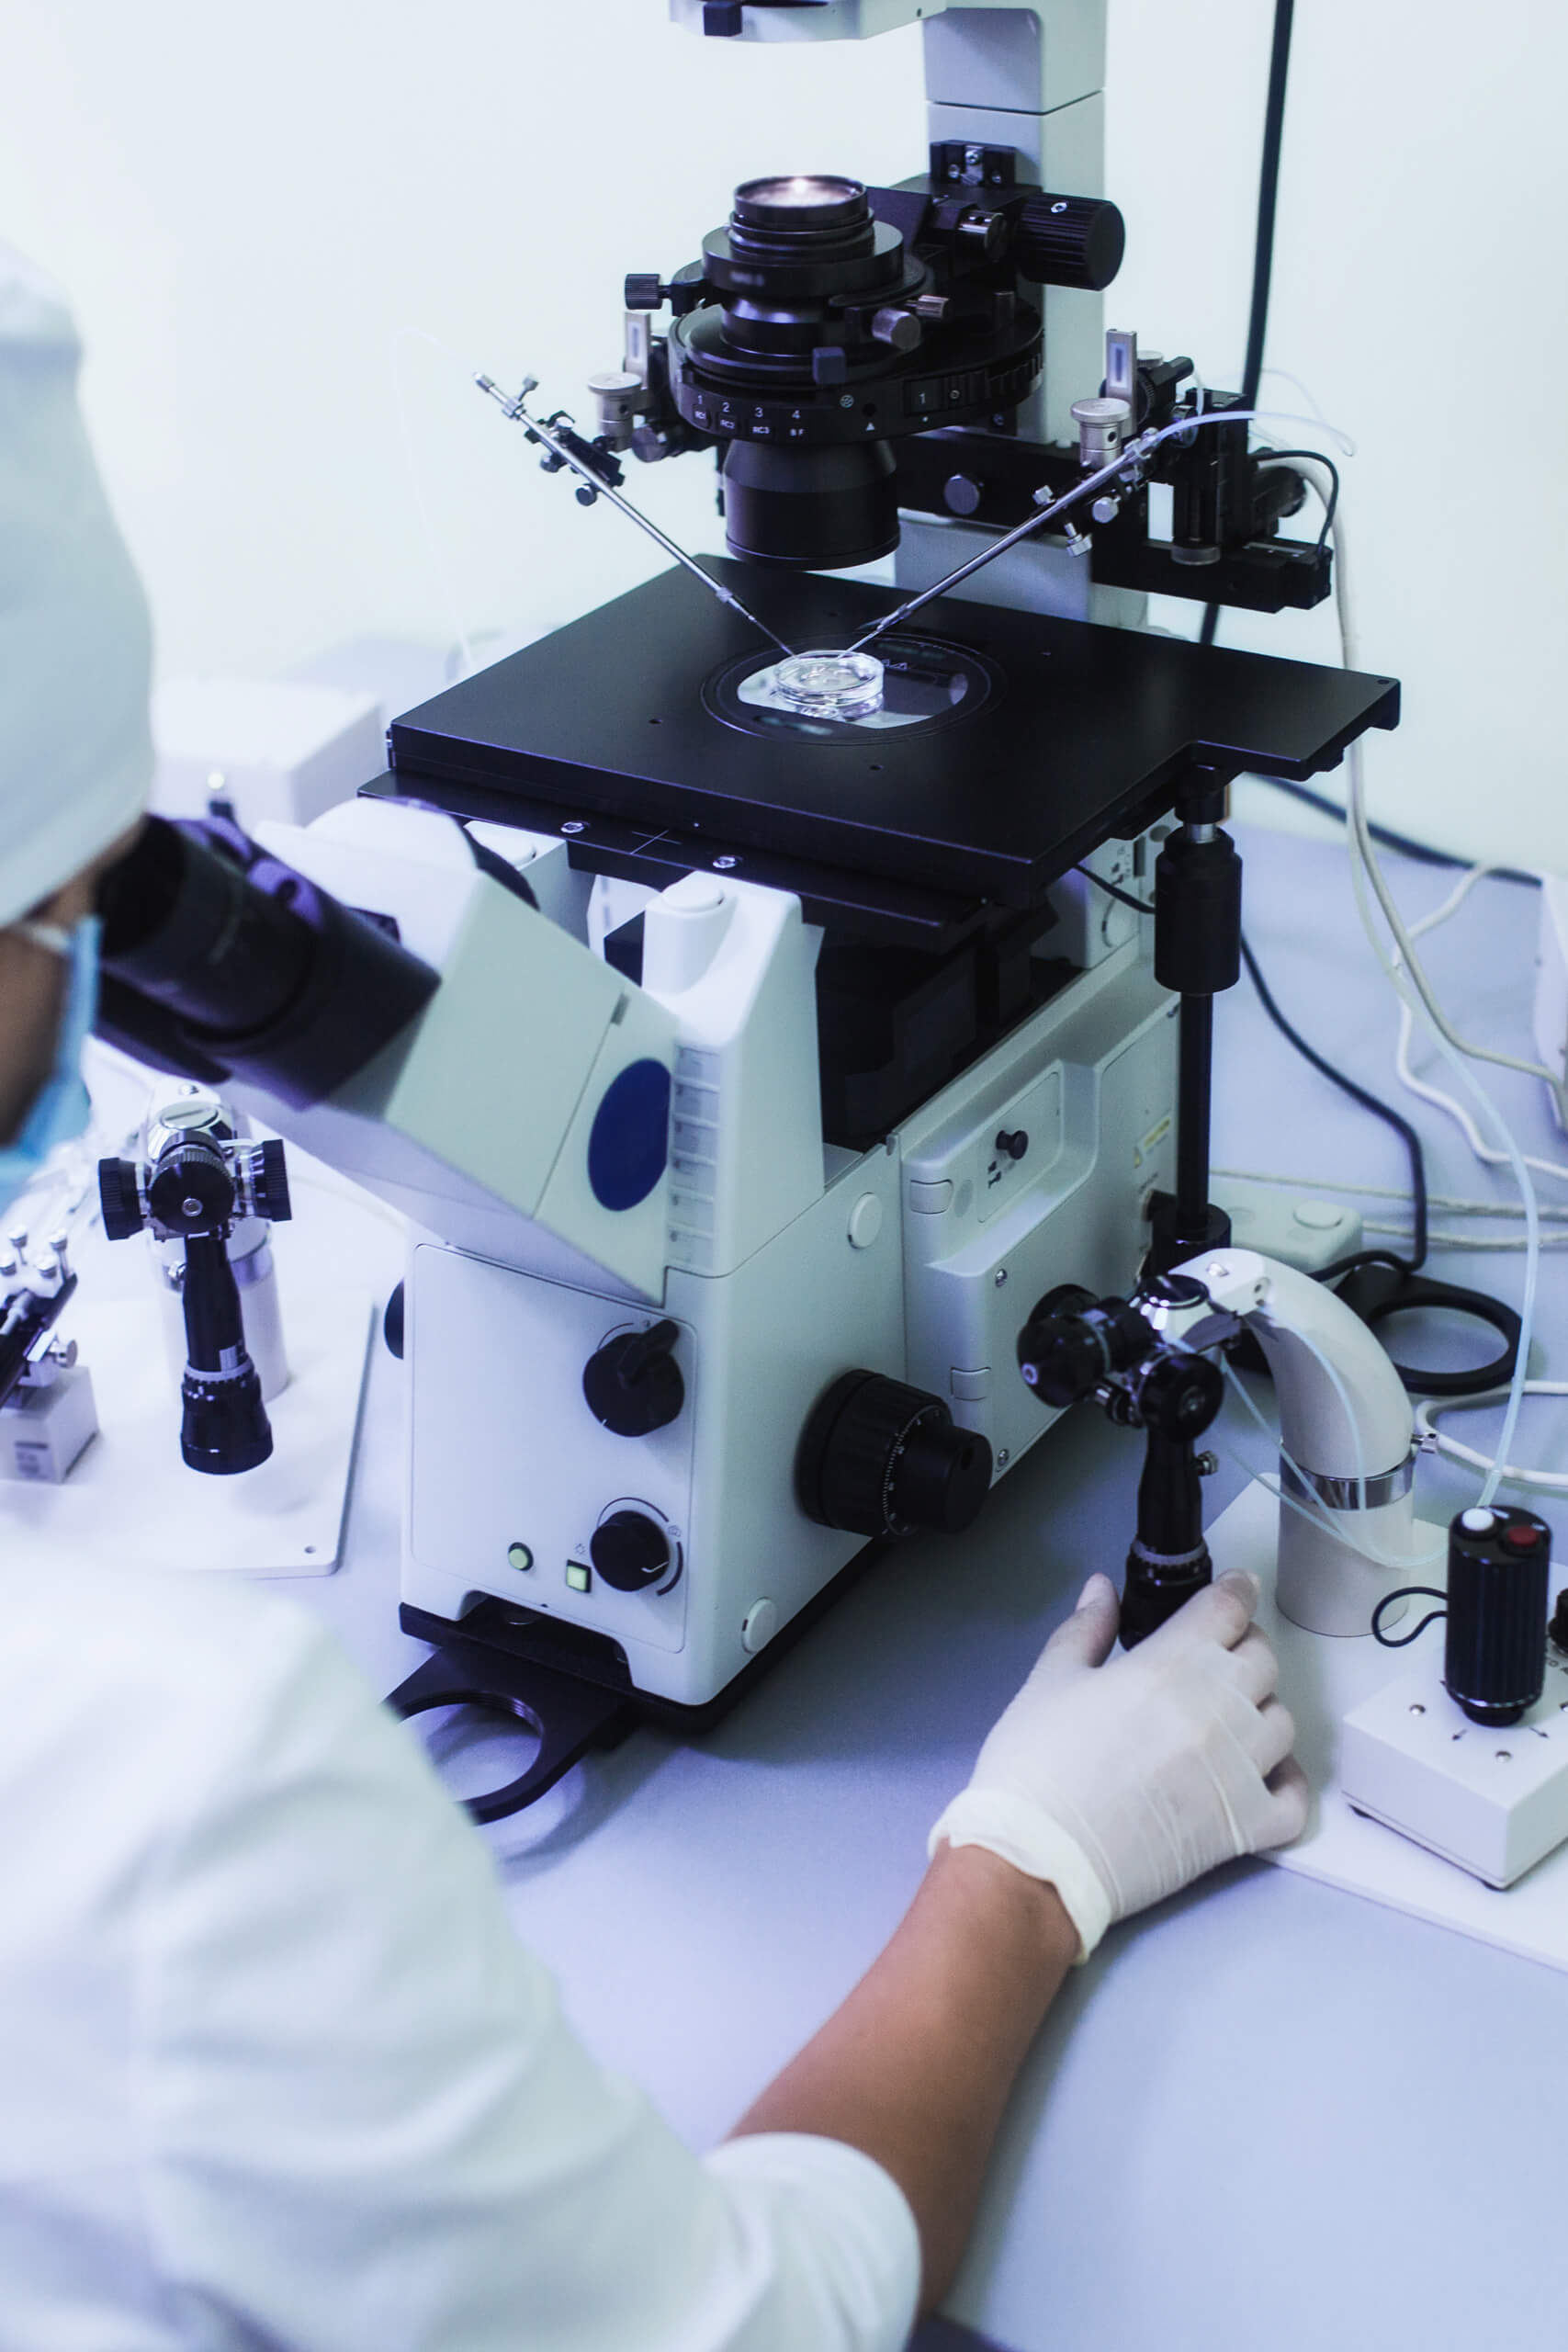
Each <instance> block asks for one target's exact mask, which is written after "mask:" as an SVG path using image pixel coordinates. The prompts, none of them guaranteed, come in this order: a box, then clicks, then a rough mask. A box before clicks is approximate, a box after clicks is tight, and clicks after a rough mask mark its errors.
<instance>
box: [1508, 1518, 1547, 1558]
mask: <svg viewBox="0 0 1568 2352" xmlns="http://www.w3.org/2000/svg"><path fill="white" fill-rule="evenodd" d="M1503 1541H1504V1543H1505V1544H1506V1545H1507V1546H1508V1549H1509V1550H1510V1551H1511V1552H1533V1551H1535V1550H1536V1549H1537V1548H1538V1547H1539V1545H1540V1542H1541V1530H1540V1528H1539V1527H1526V1526H1525V1525H1524V1524H1523V1523H1522V1522H1521V1521H1518V1520H1516V1521H1514V1523H1513V1525H1512V1526H1511V1527H1505V1529H1504V1530H1503Z"/></svg>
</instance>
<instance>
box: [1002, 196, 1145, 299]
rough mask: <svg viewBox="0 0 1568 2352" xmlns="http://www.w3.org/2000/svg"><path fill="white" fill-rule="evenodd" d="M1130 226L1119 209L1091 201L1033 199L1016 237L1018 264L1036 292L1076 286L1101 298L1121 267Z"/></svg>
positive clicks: (1088, 198) (1021, 217)
mask: <svg viewBox="0 0 1568 2352" xmlns="http://www.w3.org/2000/svg"><path fill="white" fill-rule="evenodd" d="M1126 246H1127V224H1126V222H1125V221H1124V220H1122V215H1121V213H1120V212H1119V211H1118V210H1117V209H1116V207H1115V205H1113V204H1109V203H1107V202H1106V201H1105V200H1104V198H1100V197H1091V196H1032V197H1030V198H1027V200H1026V201H1025V203H1024V206H1023V209H1022V210H1021V213H1020V214H1019V219H1018V226H1017V228H1016V229H1015V230H1014V232H1013V244H1012V249H1013V259H1014V260H1015V261H1016V263H1017V264H1018V267H1019V271H1020V274H1021V276H1022V277H1028V278H1032V280H1033V282H1034V284H1035V285H1036V286H1077V287H1080V288H1082V289H1083V290H1084V292H1085V293H1088V294H1100V293H1102V292H1103V291H1104V289H1105V288H1106V287H1108V286H1109V285H1110V283H1111V279H1112V278H1113V277H1115V275H1116V273H1117V271H1118V270H1119V269H1120V268H1121V266H1122V254H1123V253H1124V252H1125V251H1126Z"/></svg>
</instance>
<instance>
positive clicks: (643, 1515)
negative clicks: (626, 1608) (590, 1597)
mask: <svg viewBox="0 0 1568 2352" xmlns="http://www.w3.org/2000/svg"><path fill="white" fill-rule="evenodd" d="M588 1553H589V1557H590V1558H591V1559H592V1563H593V1566H594V1568H595V1570H596V1572H597V1573H598V1574H599V1575H600V1576H601V1577H603V1578H604V1582H605V1583H606V1584H608V1585H613V1586H614V1587H615V1590H616V1591H617V1592H646V1591H647V1590H648V1589H649V1586H650V1585H655V1584H660V1583H661V1582H662V1581H663V1579H664V1577H667V1576H668V1575H669V1573H670V1567H671V1561H672V1560H673V1559H674V1556H675V1555H674V1552H673V1550H672V1549H671V1542H670V1537H669V1534H668V1532H666V1530H665V1529H664V1528H662V1527H660V1524H659V1521H657V1520H656V1519H650V1518H649V1515H648V1513H647V1511H645V1510H633V1509H632V1508H631V1507H630V1506H629V1505H628V1506H627V1507H626V1509H625V1510H613V1511H611V1513H610V1514H609V1516H608V1518H606V1519H604V1520H602V1521H600V1523H599V1525H598V1526H597V1527H596V1528H595V1529H594V1531H593V1533H592V1537H591V1539H590V1541H589V1545H588Z"/></svg>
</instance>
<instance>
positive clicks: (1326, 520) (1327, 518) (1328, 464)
mask: <svg viewBox="0 0 1568 2352" xmlns="http://www.w3.org/2000/svg"><path fill="white" fill-rule="evenodd" d="M1258 457H1259V459H1260V461H1261V462H1262V463H1263V464H1264V465H1266V466H1271V465H1273V464H1274V463H1275V461H1276V459H1278V461H1279V463H1280V465H1283V464H1284V463H1285V461H1286V459H1287V458H1311V459H1312V461H1313V464H1314V466H1323V467H1325V468H1326V469H1327V470H1328V472H1329V473H1331V474H1332V475H1333V477H1334V487H1333V489H1332V490H1331V491H1330V492H1329V493H1328V496H1327V497H1326V498H1325V500H1324V502H1323V528H1322V530H1321V531H1319V533H1318V535H1317V551H1318V553H1319V555H1321V554H1322V553H1323V550H1324V548H1325V547H1326V546H1327V545H1328V534H1329V533H1330V531H1332V529H1333V528H1334V517H1335V515H1337V513H1338V512H1339V469H1338V467H1337V465H1336V464H1335V462H1334V460H1333V458H1325V456H1324V454H1323V451H1322V450H1321V449H1262V450H1259V452H1258ZM1299 479H1300V477H1299V476H1298V480H1299Z"/></svg>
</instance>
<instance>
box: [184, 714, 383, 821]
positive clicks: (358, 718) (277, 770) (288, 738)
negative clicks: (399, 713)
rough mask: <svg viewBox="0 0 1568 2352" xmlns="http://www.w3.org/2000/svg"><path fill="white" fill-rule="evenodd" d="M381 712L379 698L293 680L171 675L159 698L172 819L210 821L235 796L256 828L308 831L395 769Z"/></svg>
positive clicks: (238, 809)
mask: <svg viewBox="0 0 1568 2352" xmlns="http://www.w3.org/2000/svg"><path fill="white" fill-rule="evenodd" d="M385 736H386V728H385V723H384V720H383V718H382V712H381V706H380V704H379V703H378V702H377V701H376V699H375V697H374V696H373V695H363V694H348V693H345V692H344V690H343V689H342V688H340V687H337V686H312V685H301V684H297V683H295V682H292V681H290V680H288V679H276V680H267V679H258V678H171V679H169V680H168V681H167V682H166V683H165V684H163V685H161V686H159V687H158V688H157V689H156V691H155V692H154V694H153V696H152V741H153V746H154V749H155V751H156V752H157V765H156V767H155V769H154V771H153V776H152V806H153V808H154V809H156V810H157V811H158V813H159V815H160V816H163V817H205V816H206V814H207V813H208V809H209V804H210V802H211V801H212V800H213V799H214V798H215V797H220V798H223V799H226V800H228V801H229V802H230V803H231V806H232V808H233V810H234V814H235V816H236V817H237V819H238V820H239V822H240V823H241V824H242V825H243V827H244V829H245V831H247V832H250V831H254V828H255V827H256V826H257V825H258V824H260V823H261V821H262V820H263V819H264V818H268V817H271V818H276V819H278V820H281V821H282V822H284V823H285V824H292V825H308V824H310V823H311V821H312V820H314V819H315V818H317V817H319V816H321V813H322V811H323V810H324V809H332V808H334V807H335V806H336V805H337V803H338V802H339V801H342V800H352V799H353V797H354V796H355V793H356V792H357V791H358V789H359V787H360V786H361V785H362V784H365V783H367V781H368V780H369V778H370V777H371V776H373V775H379V774H380V772H381V770H382V769H383V768H384V767H385V766H386V764H387V756H386V741H385Z"/></svg>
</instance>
